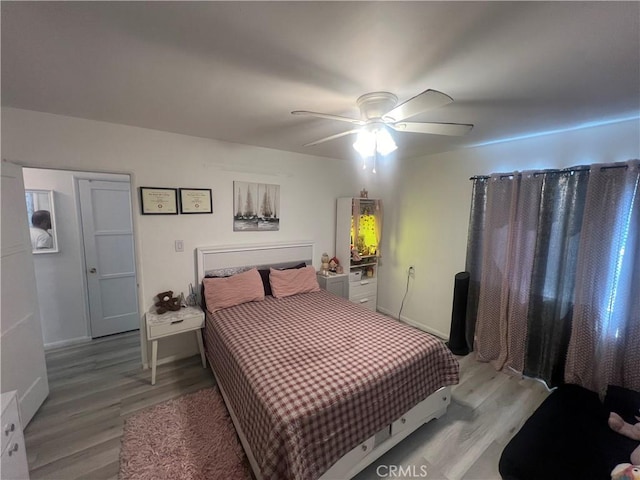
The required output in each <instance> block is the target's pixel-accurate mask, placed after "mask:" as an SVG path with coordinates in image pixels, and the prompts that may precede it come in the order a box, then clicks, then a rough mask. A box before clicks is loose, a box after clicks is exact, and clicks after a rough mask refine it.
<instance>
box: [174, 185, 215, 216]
mask: <svg viewBox="0 0 640 480" xmlns="http://www.w3.org/2000/svg"><path fill="white" fill-rule="evenodd" d="M180 213H213V200H212V199H211V189H210V188H181V189H180Z"/></svg>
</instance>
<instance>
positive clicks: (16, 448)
mask: <svg viewBox="0 0 640 480" xmlns="http://www.w3.org/2000/svg"><path fill="white" fill-rule="evenodd" d="M17 451H18V444H17V443H14V444H13V445H12V446H11V447H9V456H11V455H13V454H14V453H15V452H17Z"/></svg>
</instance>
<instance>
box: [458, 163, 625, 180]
mask: <svg viewBox="0 0 640 480" xmlns="http://www.w3.org/2000/svg"><path fill="white" fill-rule="evenodd" d="M591 168H592V167H590V166H588V165H578V166H575V167H569V168H560V169H549V170H540V171H539V172H534V174H533V175H534V176H536V177H537V176H538V175H546V174H548V173H571V172H589V171H591ZM612 168H629V164H626V163H624V164H621V165H606V166H604V167H600V170H609V169H612ZM513 175H514V174H513V173H505V174H504V175H501V176H500V178H501V179H502V178H507V177H513ZM517 175H522V172H517ZM488 178H491V175H474V176H473V177H469V180H486V179H488Z"/></svg>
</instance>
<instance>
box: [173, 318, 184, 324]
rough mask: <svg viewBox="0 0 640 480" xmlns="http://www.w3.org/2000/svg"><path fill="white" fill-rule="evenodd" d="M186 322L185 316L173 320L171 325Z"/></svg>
mask: <svg viewBox="0 0 640 480" xmlns="http://www.w3.org/2000/svg"><path fill="white" fill-rule="evenodd" d="M182 322H184V318H183V319H182V320H174V321H173V322H171V325H175V324H176V323H182Z"/></svg>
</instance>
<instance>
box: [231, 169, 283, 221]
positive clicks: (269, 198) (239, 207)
mask: <svg viewBox="0 0 640 480" xmlns="http://www.w3.org/2000/svg"><path fill="white" fill-rule="evenodd" d="M233 195H234V198H233V211H234V215H233V231H234V232H255V231H272V232H273V231H278V230H280V185H270V184H267V183H251V182H235V181H234V182H233Z"/></svg>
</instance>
